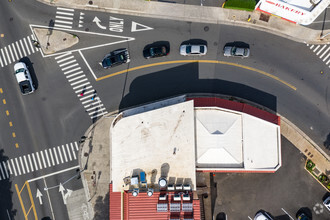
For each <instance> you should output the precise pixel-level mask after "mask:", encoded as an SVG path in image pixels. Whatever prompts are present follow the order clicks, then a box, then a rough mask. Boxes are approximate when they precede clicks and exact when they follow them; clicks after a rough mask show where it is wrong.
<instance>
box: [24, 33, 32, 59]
mask: <svg viewBox="0 0 330 220" xmlns="http://www.w3.org/2000/svg"><path fill="white" fill-rule="evenodd" d="M23 41H24V44H25V46H26V50H27V52H28V55H29V54H31V51H30V48H29V45H28V44H27V43H26V38H25V37H24V38H23Z"/></svg>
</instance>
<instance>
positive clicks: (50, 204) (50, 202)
mask: <svg viewBox="0 0 330 220" xmlns="http://www.w3.org/2000/svg"><path fill="white" fill-rule="evenodd" d="M43 181H44V184H45V187H46V189H47V188H48V186H47V183H46V179H45V178H44V179H43ZM46 192H47V197H48V202H49V206H50V212H51V213H52V216H53V219H55V215H54V211H53V206H52V201H51V200H50V196H49V192H48V190H47V191H46Z"/></svg>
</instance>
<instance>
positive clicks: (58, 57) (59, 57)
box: [55, 52, 71, 60]
mask: <svg viewBox="0 0 330 220" xmlns="http://www.w3.org/2000/svg"><path fill="white" fill-rule="evenodd" d="M70 54H71V52H70V53H65V54H62V55H60V56H57V57H55V60H57V59H61V58H62V57H65V56H68V55H70Z"/></svg>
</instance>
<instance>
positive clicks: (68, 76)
mask: <svg viewBox="0 0 330 220" xmlns="http://www.w3.org/2000/svg"><path fill="white" fill-rule="evenodd" d="M83 72H84V71H82V70H81V71H79V72H76V73H73V74H71V75H67V76H65V77H66V78H71V77H73V76H76V75H79V74H81V73H83Z"/></svg>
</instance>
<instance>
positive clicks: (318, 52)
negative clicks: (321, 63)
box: [316, 45, 327, 55]
mask: <svg viewBox="0 0 330 220" xmlns="http://www.w3.org/2000/svg"><path fill="white" fill-rule="evenodd" d="M326 46H327V45H324V46H323V47H322V48H321V50H319V51H317V53H316V55H319V54H320V53H321V52H322V50H324V48H325V47H326Z"/></svg>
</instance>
